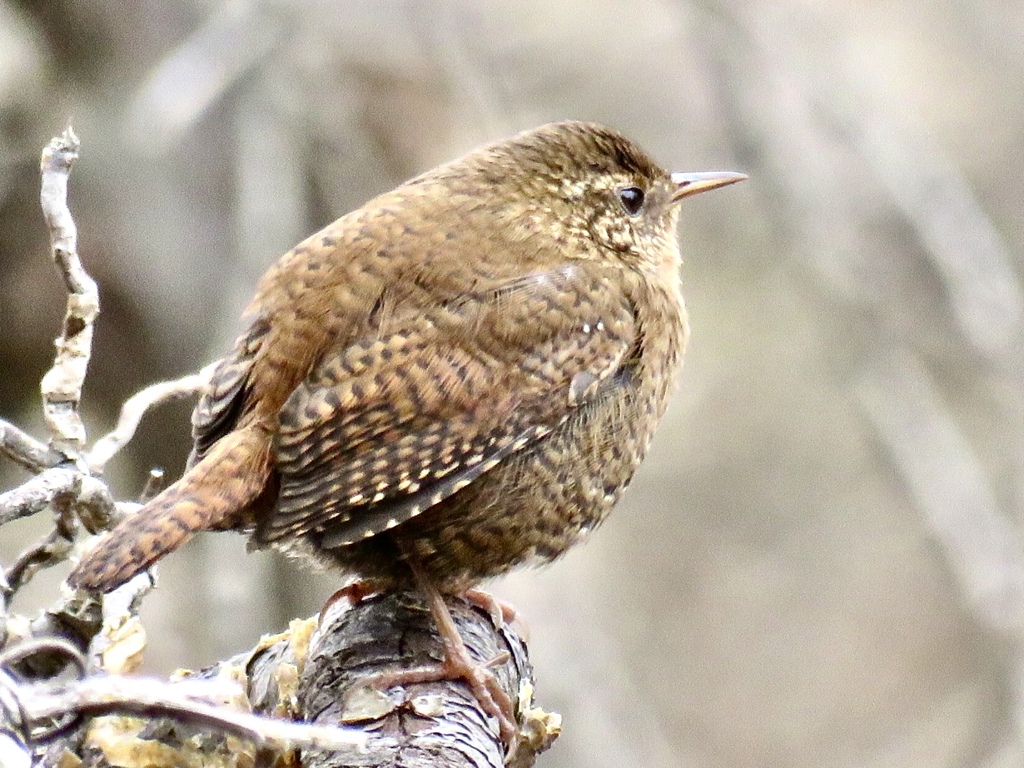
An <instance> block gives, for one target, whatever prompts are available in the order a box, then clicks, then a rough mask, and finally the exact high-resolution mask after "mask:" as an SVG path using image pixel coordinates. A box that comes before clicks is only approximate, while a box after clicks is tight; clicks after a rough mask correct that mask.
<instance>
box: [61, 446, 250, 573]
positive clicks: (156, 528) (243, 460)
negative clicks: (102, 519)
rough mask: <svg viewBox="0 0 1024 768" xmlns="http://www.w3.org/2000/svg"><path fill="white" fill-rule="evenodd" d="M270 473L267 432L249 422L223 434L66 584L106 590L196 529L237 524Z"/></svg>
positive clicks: (99, 546)
mask: <svg viewBox="0 0 1024 768" xmlns="http://www.w3.org/2000/svg"><path fill="white" fill-rule="evenodd" d="M269 475H270V437H269V435H268V434H267V432H266V431H265V430H264V429H261V428H259V427H256V426H249V427H244V428H242V429H236V430H234V431H232V432H229V433H227V434H226V435H224V437H222V438H221V439H220V440H218V441H217V443H216V444H215V445H214V446H213V447H212V448H211V449H210V451H209V453H207V455H206V456H204V457H203V460H202V461H200V462H199V463H198V464H196V465H195V466H194V467H192V469H190V470H189V471H188V472H186V473H185V474H184V475H183V476H182V477H181V479H180V480H178V481H177V482H176V483H174V484H173V485H170V486H168V487H167V488H166V489H164V491H163V492H161V493H160V494H159V495H157V496H155V497H154V498H153V499H151V500H150V501H149V502H147V503H146V504H145V505H144V506H143V507H142V508H141V509H140V510H139V511H138V512H136V513H135V514H133V515H131V516H129V517H127V518H125V519H124V520H122V521H121V522H120V523H119V524H118V525H117V526H116V527H115V528H114V529H113V530H112V531H111V532H110V533H108V534H107V535H106V536H105V537H104V538H103V539H101V540H100V541H99V542H98V543H97V544H96V546H94V547H93V548H92V549H91V550H89V551H88V552H87V553H86V554H85V555H84V556H83V557H82V560H81V561H80V562H79V563H78V565H77V566H76V567H75V569H74V570H73V571H72V572H71V575H70V576H68V583H69V584H71V586H73V587H77V588H80V589H90V590H96V591H100V592H109V591H110V590H112V589H114V588H115V587H119V586H120V585H122V584H124V583H125V582H126V581H128V579H130V578H132V577H133V576H135V575H136V574H137V573H139V572H140V571H143V570H145V569H146V568H148V567H149V566H151V565H152V564H153V563H154V562H156V561H157V560H159V559H160V558H161V557H163V556H164V555H166V554H168V553H170V552H173V551H174V550H176V549H177V548H178V547H180V546H181V545H182V544H184V543H185V542H186V541H188V540H189V539H190V538H192V535H193V534H194V533H196V532H197V531H203V530H210V529H212V528H226V527H231V526H232V525H236V524H238V523H239V522H240V517H241V514H242V512H243V511H244V510H245V509H246V507H248V506H249V505H250V504H252V503H253V502H254V501H255V500H256V499H257V498H258V497H259V495H260V493H261V492H262V491H263V490H264V488H265V487H266V485H267V481H268V478H269Z"/></svg>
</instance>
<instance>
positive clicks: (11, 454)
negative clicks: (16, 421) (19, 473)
mask: <svg viewBox="0 0 1024 768" xmlns="http://www.w3.org/2000/svg"><path fill="white" fill-rule="evenodd" d="M0 455H2V456H6V457H7V458H9V459H10V460H11V461H13V462H15V463H16V464H20V465H21V466H22V467H24V468H25V469H27V470H28V471H29V472H34V473H38V472H42V471H43V470H44V469H49V468H50V467H54V466H56V465H57V464H59V463H60V462H61V461H63V460H64V457H63V456H62V455H61V454H59V453H57V451H55V450H53V449H52V448H50V447H48V446H47V445H45V444H44V443H41V442H39V441H38V440H36V439H35V438H34V437H32V436H31V435H29V434H27V433H26V432H22V431H21V430H20V429H18V428H17V427H16V426H14V425H13V424H11V423H10V422H7V421H4V420H3V419H0Z"/></svg>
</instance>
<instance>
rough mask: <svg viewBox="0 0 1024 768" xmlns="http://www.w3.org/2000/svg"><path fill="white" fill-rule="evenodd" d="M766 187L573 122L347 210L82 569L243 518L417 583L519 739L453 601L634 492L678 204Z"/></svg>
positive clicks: (564, 541)
mask: <svg viewBox="0 0 1024 768" xmlns="http://www.w3.org/2000/svg"><path fill="white" fill-rule="evenodd" d="M745 178H746V176H745V175H744V174H741V173H735V172H730V171H712V172H703V173H670V172H669V171H667V170H665V169H663V168H662V167H661V166H659V165H658V164H657V163H656V162H655V161H654V160H653V159H652V158H651V157H650V156H649V155H648V154H647V153H646V152H645V151H644V150H642V149H641V148H640V147H639V146H638V145H637V144H636V143H634V142H633V141H631V140H630V139H628V138H626V137H625V136H624V135H623V134H621V133H619V132H618V131H616V130H614V129H611V128H608V127H605V126H602V125H597V124H593V123H584V122H578V121H562V122H557V123H550V124H547V125H542V126H540V127H538V128H534V129H532V130H528V131H525V132H522V133H519V134H517V135H515V136H512V137H510V138H506V139H503V140H500V141H497V142H494V143H491V144H489V145H486V146H483V147H480V148H478V149H475V150H473V151H470V152H469V153H468V154H465V155H464V156H462V157H460V158H458V159H455V160H453V161H451V162H448V163H446V164H443V165H440V166H438V167H436V168H434V169H432V170H429V171H427V172H425V173H423V174H421V175H419V176H417V177H415V178H413V179H411V180H410V181H408V182H406V183H404V184H402V185H400V186H398V187H397V188H395V189H393V190H392V191H389V192H386V193H384V194H382V195H380V196H378V197H376V198H374V199H373V200H371V201H369V202H367V203H366V204H365V205H363V206H362V207H360V208H358V209H355V210H353V211H351V212H350V213H348V214H346V215H344V216H342V217H341V218H340V219H338V220H337V221H335V222H333V223H332V224H329V225H328V226H326V227H325V228H324V229H322V230H320V231H319V232H317V233H316V234H314V235H312V236H310V237H309V238H307V239H306V240H304V241H303V242H301V243H299V244H298V245H297V246H295V247H294V248H293V249H292V250H291V251H289V252H288V253H286V254H285V255H284V256H282V257H281V258H280V260H278V261H277V262H276V263H275V264H274V265H273V266H271V267H270V269H269V270H268V271H267V272H266V274H265V275H264V276H263V277H262V279H261V280H260V282H259V285H258V287H257V289H256V293H255V296H254V298H253V300H252V302H251V303H250V305H249V306H248V308H247V309H246V311H245V313H244V315H243V323H244V327H245V330H244V331H243V332H242V334H241V335H240V336H239V338H238V339H237V341H236V342H235V344H234V347H233V349H232V350H231V351H230V353H229V354H228V355H227V356H226V357H224V358H223V360H221V361H220V362H219V364H218V365H217V366H216V368H215V370H214V372H213V374H212V376H211V378H210V380H209V383H208V385H207V386H206V388H205V390H204V392H203V393H202V395H201V398H200V400H199V402H198V404H197V406H196V408H195V411H194V413H193V417H192V427H193V438H194V447H193V450H192V453H191V455H190V457H189V463H188V467H187V469H186V471H185V473H184V475H183V476H182V477H181V478H180V479H179V480H177V481H176V482H174V483H173V484H171V485H170V486H168V487H167V488H166V489H165V490H163V491H162V492H161V493H160V494H158V495H157V496H155V497H154V498H153V499H151V500H149V501H148V502H146V503H145V504H144V505H143V506H142V507H141V509H140V510H139V511H138V512H136V513H135V514H133V515H131V516H129V517H127V518H126V519H124V520H123V521H122V522H120V523H119V524H118V525H117V526H116V527H115V528H114V529H113V531H111V532H109V533H107V534H106V535H105V538H102V539H101V540H99V542H98V543H97V544H96V545H95V546H94V547H93V548H92V549H91V550H88V551H87V552H86V553H85V554H84V555H83V556H82V557H81V559H80V561H79V562H78V564H77V565H76V566H75V568H74V569H73V571H72V573H71V574H70V576H69V577H68V581H69V583H70V584H71V585H72V586H74V587H77V588H80V589H87V590H94V591H101V592H107V591H110V590H112V589H114V588H115V587H117V586H119V585H120V584H123V583H124V582H126V581H127V580H128V579H130V578H131V577H133V576H134V575H136V574H138V573H139V572H141V571H143V570H145V569H147V568H149V567H150V566H151V565H153V564H154V563H155V562H156V561H157V560H158V559H160V558H162V557H163V556H165V555H166V554H168V553H169V552H171V551H173V550H175V549H176V548H178V547H179V546H181V545H182V544H183V543H185V542H186V541H187V540H189V539H190V538H191V537H192V536H193V535H194V534H195V533H197V532H200V531H208V530H237V531H242V532H245V533H247V534H248V535H249V536H250V541H251V543H252V544H253V546H255V547H257V548H262V547H274V548H277V549H279V550H282V551H284V552H285V553H287V554H291V555H297V556H301V557H307V558H312V559H313V560H314V561H316V562H317V563H319V564H321V565H324V566H327V567H328V568H333V569H337V570H340V571H341V572H343V573H345V574H347V575H349V576H354V577H358V578H359V579H361V580H365V581H366V582H368V583H371V584H374V585H376V586H378V587H380V588H382V589H387V588H398V587H402V586H406V585H413V586H415V587H418V588H420V589H421V590H423V591H424V592H425V593H426V594H427V596H428V598H430V599H429V603H430V607H431V611H432V612H433V613H434V616H435V618H436V619H438V624H439V627H440V629H441V632H442V635H443V636H444V639H445V649H446V666H445V668H444V670H443V672H444V674H451V673H454V674H456V675H462V676H464V677H466V678H467V679H469V680H470V683H471V685H473V688H474V691H475V692H476V693H477V695H478V698H480V699H481V703H482V704H483V705H484V707H485V709H487V710H488V711H489V713H491V714H495V716H497V717H498V718H499V721H500V724H501V726H502V731H503V735H508V733H507V731H508V729H509V727H510V725H509V723H508V722H507V720H508V719H509V718H508V716H507V713H508V707H509V706H510V705H509V703H508V702H504V701H499V702H497V704H496V703H495V699H498V698H500V695H499V694H497V693H496V692H495V691H494V686H493V685H492V684H491V682H490V681H488V680H486V676H487V674H488V673H486V670H484V671H483V672H482V671H481V670H480V669H479V666H480V665H475V666H476V668H473V664H472V663H471V660H470V659H469V658H468V656H464V655H463V656H460V653H461V654H465V648H464V646H463V647H462V648H461V650H460V648H459V645H460V639H459V638H458V637H457V630H454V629H453V627H454V625H451V627H452V629H451V630H450V631H449V632H447V633H446V631H445V629H444V626H443V624H444V616H443V615H442V614H443V613H444V612H445V611H446V609H445V607H444V599H443V597H444V595H450V594H460V593H463V592H465V591H466V590H469V589H471V588H472V587H474V586H475V585H477V584H479V583H480V582H482V581H484V580H486V579H488V578H491V577H494V576H498V575H501V574H504V573H506V572H508V571H510V570H511V569H513V568H516V567H517V566H520V565H524V564H533V563H544V562H550V561H552V560H554V559H556V558H558V557H559V556H560V555H562V554H563V553H565V552H566V551H567V550H568V549H569V548H570V547H572V546H573V545H574V544H575V543H577V542H578V541H581V540H583V539H584V538H586V537H587V536H588V535H589V534H590V532H591V531H592V530H593V529H594V528H596V527H597V526H598V525H599V524H600V523H601V522H602V521H603V520H604V519H605V517H606V516H607V514H608V513H609V511H610V510H611V509H612V507H613V506H614V505H615V503H616V502H617V501H618V499H619V497H620V496H621V494H622V492H623V490H624V489H625V488H626V486H627V484H628V483H629V482H630V479H631V478H632V476H633V474H634V472H635V471H636V469H637V467H638V466H639V464H640V462H641V460H642V459H643V456H644V454H645V452H646V451H647V448H648V446H649V444H650V442H651V439H652V437H653V435H654V431H655V428H656V426H657V424H658V422H659V420H660V419H661V417H662V415H663V414H664V412H665V408H666V405H667V403H668V399H669V395H670V393H671V391H672V390H673V388H674V382H675V379H676V373H677V371H678V369H679V366H680V364H681V362H682V359H683V353H684V350H685V347H686V344H687V340H688V337H689V326H688V322H687V315H686V309H685V304H684V301H683V296H682V286H681V277H680V266H681V252H680V245H679V238H678V233H677V222H678V218H679V211H680V203H681V201H683V200H684V199H687V198H689V197H692V196H693V195H696V194H698V193H702V192H705V191H708V190H712V189H716V188H719V187H723V186H725V185H728V184H733V183H735V182H737V181H740V180H742V179H745ZM449 622H450V617H449ZM451 632H455V633H456V636H455V637H451V636H450V635H451ZM453 657H454V658H453ZM492 678H493V676H492ZM488 697H490V700H488Z"/></svg>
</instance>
